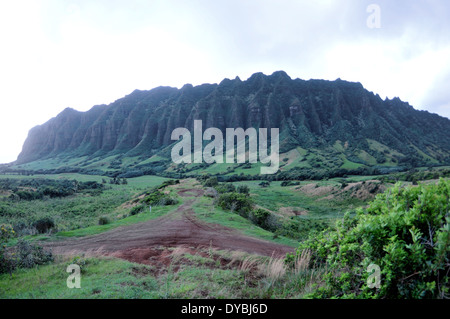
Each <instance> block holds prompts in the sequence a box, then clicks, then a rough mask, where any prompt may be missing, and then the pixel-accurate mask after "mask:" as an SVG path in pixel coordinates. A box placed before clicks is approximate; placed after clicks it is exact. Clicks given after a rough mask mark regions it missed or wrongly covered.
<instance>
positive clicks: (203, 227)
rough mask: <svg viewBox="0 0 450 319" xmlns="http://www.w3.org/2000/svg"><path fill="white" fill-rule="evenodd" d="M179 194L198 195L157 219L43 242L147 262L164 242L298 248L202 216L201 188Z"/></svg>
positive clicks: (266, 250)
mask: <svg viewBox="0 0 450 319" xmlns="http://www.w3.org/2000/svg"><path fill="white" fill-rule="evenodd" d="M178 194H179V195H180V196H181V197H189V196H195V198H194V199H191V198H186V199H185V200H184V203H183V204H182V205H180V206H179V207H178V208H177V209H176V210H174V211H172V212H170V213H168V214H166V215H164V216H161V217H158V218H156V219H153V220H149V221H146V222H142V223H138V224H134V225H129V226H121V227H117V228H115V229H112V230H109V231H107V232H104V233H101V234H98V235H93V236H87V237H82V238H71V239H65V240H62V241H55V242H45V243H43V245H44V246H45V247H48V248H51V249H52V251H53V253H54V254H63V255H64V254H67V255H71V254H86V255H110V256H115V257H119V258H123V259H127V260H130V261H133V262H143V263H145V258H147V257H148V256H149V255H150V254H151V252H152V251H154V249H155V247H161V246H162V247H176V246H185V247H197V248H206V247H212V248H215V249H223V250H240V251H244V252H248V253H253V254H259V255H266V256H272V255H273V256H277V257H280V256H284V255H285V254H286V253H288V252H293V251H294V248H292V247H289V246H284V245H280V244H276V243H273V242H269V241H264V240H261V239H257V238H253V237H248V236H244V235H242V234H240V233H238V231H236V230H234V229H231V228H227V227H225V226H222V225H218V224H211V223H206V222H204V221H201V220H199V219H198V218H197V217H196V216H195V212H194V211H193V209H192V205H193V204H194V202H195V201H196V198H197V197H199V196H202V195H203V190H201V189H196V188H192V189H182V190H179V191H178Z"/></svg>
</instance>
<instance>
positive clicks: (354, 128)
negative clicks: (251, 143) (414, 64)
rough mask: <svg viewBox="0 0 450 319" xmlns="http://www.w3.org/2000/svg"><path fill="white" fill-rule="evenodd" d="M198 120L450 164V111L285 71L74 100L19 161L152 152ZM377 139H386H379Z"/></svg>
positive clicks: (286, 143)
mask: <svg viewBox="0 0 450 319" xmlns="http://www.w3.org/2000/svg"><path fill="white" fill-rule="evenodd" d="M197 119H200V120H203V128H204V129H206V128H208V127H217V128H219V129H221V130H223V131H224V130H225V128H227V127H231V128H237V127H242V128H244V129H246V128H248V127H255V128H259V127H266V128H272V127H278V128H279V129H280V147H281V151H282V152H288V151H290V150H292V149H295V148H296V147H301V148H302V149H307V150H308V149H319V150H322V151H323V152H324V154H328V155H329V156H333V155H336V154H334V150H336V149H338V150H341V147H340V146H339V145H337V144H336V143H338V144H339V143H341V144H342V145H347V146H346V147H345V150H344V153H345V154H346V155H345V156H346V158H353V161H354V162H356V163H358V162H360V164H362V165H366V166H374V165H377V164H380V165H381V164H383V163H386V162H387V160H388V159H387V158H388V157H389V156H391V155H392V156H391V157H392V159H394V157H395V160H396V161H397V164H398V165H400V164H401V165H403V164H404V165H407V166H410V167H414V166H418V165H431V164H433V165H435V164H448V163H450V138H449V133H448V132H450V120H449V119H447V118H444V117H440V116H439V115H436V114H432V113H429V112H427V111H418V110H415V109H414V108H413V107H412V106H411V105H409V103H407V102H403V101H401V100H400V99H399V98H394V99H385V100H382V99H381V98H380V96H379V95H378V94H374V93H372V92H369V91H367V90H366V89H365V88H364V87H363V85H362V84H361V83H359V82H348V81H343V80H341V79H337V80H335V81H328V80H302V79H291V78H290V77H289V75H287V73H286V72H284V71H277V72H274V73H273V74H271V75H264V74H263V73H261V72H258V73H255V74H253V75H252V76H251V77H249V78H248V79H247V80H245V81H242V80H241V79H240V78H239V77H236V78H235V79H224V80H222V81H221V82H220V83H219V84H202V85H198V86H193V85H191V84H185V85H184V86H183V87H181V88H180V89H177V88H173V87H167V86H159V87H156V88H154V89H152V90H148V91H144V90H134V91H133V92H131V93H130V94H128V95H126V96H125V97H123V98H120V99H118V100H116V101H114V102H113V103H111V104H109V105H96V106H94V107H92V108H91V109H90V110H89V111H86V112H80V111H77V110H74V109H71V108H66V109H64V110H63V111H62V112H61V113H59V114H58V115H57V116H56V117H54V118H52V119H50V120H49V121H47V122H46V123H44V124H42V125H38V126H36V127H34V128H32V129H31V130H30V131H29V134H28V137H27V139H26V141H25V143H24V145H23V149H22V152H21V153H20V154H19V156H18V159H17V161H16V162H15V164H16V165H19V164H25V163H30V162H33V161H37V160H43V159H49V158H55V157H81V156H89V157H90V158H95V157H107V156H112V155H121V156H141V157H151V156H153V155H155V154H158V153H159V152H161V151H162V150H163V149H165V148H167V146H169V145H170V144H172V143H173V141H171V139H170V136H171V132H172V131H173V129H175V128H177V127H186V128H188V129H189V130H192V129H193V121H194V120H197ZM338 141H339V142H338ZM371 141H375V142H371ZM377 143H379V144H380V145H381V146H376V147H374V146H373V145H378V144H377ZM378 148H380V149H384V152H385V153H383V151H380V150H379V149H378ZM328 150H329V151H328ZM361 151H363V152H364V153H365V154H362V155H361V154H360V153H361ZM387 152H389V154H388V153H387ZM328 155H327V156H328ZM388 155H389V156H388ZM327 156H325V157H327ZM365 158H369V159H370V160H364V159H365ZM358 159H359V160H358ZM374 159H375V160H376V163H375V161H374ZM310 164H313V163H310ZM391 164H395V163H391ZM336 165H337V164H336ZM401 165H400V166H401ZM338 166H339V165H338Z"/></svg>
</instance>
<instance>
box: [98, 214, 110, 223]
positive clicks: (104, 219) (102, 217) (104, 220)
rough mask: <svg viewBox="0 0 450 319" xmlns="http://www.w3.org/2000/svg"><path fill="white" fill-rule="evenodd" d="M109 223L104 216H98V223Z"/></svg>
mask: <svg viewBox="0 0 450 319" xmlns="http://www.w3.org/2000/svg"><path fill="white" fill-rule="evenodd" d="M109 223H111V220H110V219H109V218H108V217H106V216H100V218H99V219H98V224H99V225H107V224H109Z"/></svg>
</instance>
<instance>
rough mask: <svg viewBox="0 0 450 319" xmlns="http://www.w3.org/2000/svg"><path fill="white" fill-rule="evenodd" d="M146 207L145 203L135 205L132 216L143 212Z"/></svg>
mask: <svg viewBox="0 0 450 319" xmlns="http://www.w3.org/2000/svg"><path fill="white" fill-rule="evenodd" d="M144 209H145V206H144V205H138V206H134V207H133V208H132V209H131V210H130V216H134V215H137V214H139V213H141V212H142V211H143V210H144Z"/></svg>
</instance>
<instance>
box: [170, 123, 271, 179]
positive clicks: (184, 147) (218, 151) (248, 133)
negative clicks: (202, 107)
mask: <svg viewBox="0 0 450 319" xmlns="http://www.w3.org/2000/svg"><path fill="white" fill-rule="evenodd" d="M225 134H226V138H225V139H226V156H225V160H226V163H235V160H236V162H237V163H245V160H246V154H247V152H246V144H247V143H246V137H248V161H249V163H257V160H258V158H259V161H260V162H261V163H263V164H269V163H270V164H269V165H268V166H262V167H261V170H260V172H261V174H274V173H276V172H277V171H278V168H279V129H278V128H272V129H270V155H269V154H268V153H267V128H259V129H258V133H257V131H256V129H255V128H253V127H250V128H248V129H246V130H245V131H244V129H242V128H240V127H239V128H236V129H234V128H227V129H226V132H225ZM213 136H214V139H213V140H212V137H213ZM180 137H181V141H180V142H179V143H177V144H175V145H174V146H173V148H172V153H171V156H172V161H173V162H174V163H176V164H180V163H192V148H191V145H192V139H191V132H190V131H189V130H188V129H186V128H183V127H179V128H176V129H174V130H173V131H172V135H171V139H172V140H173V141H176V140H179V139H180ZM235 140H236V152H235V143H234V142H235ZM203 141H211V142H210V143H209V144H207V145H206V146H205V147H204V148H203ZM258 142H259V143H258ZM223 145H224V143H223V134H222V131H221V130H219V129H218V128H215V127H210V128H208V129H206V130H205V132H203V129H202V121H201V120H194V154H193V155H194V156H193V162H194V163H202V162H203V160H204V161H205V163H208V164H212V163H214V162H215V163H224V156H223ZM180 152H181V154H180ZM235 153H236V154H235ZM235 155H236V156H235Z"/></svg>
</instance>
